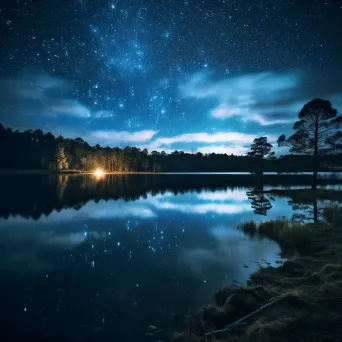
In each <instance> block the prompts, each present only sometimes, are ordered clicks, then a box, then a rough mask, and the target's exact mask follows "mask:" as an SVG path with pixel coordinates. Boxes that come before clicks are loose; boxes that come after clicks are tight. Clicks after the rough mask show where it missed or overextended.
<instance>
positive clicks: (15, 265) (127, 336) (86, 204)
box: [0, 175, 308, 342]
mask: <svg viewBox="0 0 342 342" xmlns="http://www.w3.org/2000/svg"><path fill="white" fill-rule="evenodd" d="M232 177H233V176H231V175H205V176H204V175H126V176H120V175H111V176H105V177H103V178H102V177H95V176H93V175H86V176H68V175H60V176H32V175H30V176H1V177H0V188H1V195H0V217H1V218H0V276H1V279H2V281H1V283H0V298H1V301H0V302H1V322H2V324H3V327H6V328H4V329H2V334H6V333H11V334H12V336H14V335H13V334H16V336H17V337H18V336H19V337H20V336H21V334H34V336H35V338H36V339H37V340H39V338H43V337H45V338H51V340H52V338H56V340H58V341H61V340H63V339H69V340H86V339H88V340H94V341H95V340H101V341H104V340H111V341H120V342H121V341H151V340H153V339H151V337H148V336H146V335H145V333H146V329H147V327H148V326H149V325H155V326H157V327H158V328H160V329H169V328H172V327H173V326H176V325H177V324H179V323H180V322H181V321H182V320H183V316H184V314H186V313H187V312H188V311H189V310H194V309H196V308H198V307H200V306H201V305H203V304H206V303H209V302H210V300H211V298H212V296H213V294H214V293H215V292H216V291H217V290H218V289H220V288H221V287H223V286H225V285H231V284H241V283H242V284H243V283H245V282H246V281H247V279H248V278H249V276H250V275H251V273H253V272H254V271H256V270H257V269H258V268H259V267H260V266H264V267H266V266H268V265H272V266H277V265H279V264H281V262H282V259H281V257H280V255H279V252H280V249H279V247H278V245H277V244H276V243H274V242H272V241H270V240H267V239H263V240H260V239H257V238H255V239H250V238H248V237H246V236H244V234H243V233H242V232H240V231H239V230H237V229H236V226H237V225H238V224H239V223H241V222H243V221H246V220H255V221H257V222H260V221H262V220H265V219H266V218H267V219H269V218H277V217H280V216H284V217H287V218H291V217H292V215H293V209H292V206H291V205H290V204H289V201H288V199H287V198H275V199H274V198H269V199H268V198H267V197H263V196H262V198H261V199H260V198H259V197H258V196H259V195H258V194H257V193H256V194H255V193H254V192H253V188H251V186H248V180H246V177H251V176H245V175H243V176H235V177H237V178H235V179H234V178H232ZM249 181H250V178H249ZM284 181H285V183H286V187H287V188H288V187H290V184H291V182H290V180H289V179H287V178H286V177H285V178H284ZM269 183H270V184H266V183H265V184H264V190H267V189H271V188H278V189H279V188H282V186H277V184H276V180H275V178H272V179H271V178H270V179H269ZM307 186H308V180H307V178H297V181H296V185H295V187H307ZM259 214H262V215H259ZM26 336H27V335H26ZM154 340H157V339H154Z"/></svg>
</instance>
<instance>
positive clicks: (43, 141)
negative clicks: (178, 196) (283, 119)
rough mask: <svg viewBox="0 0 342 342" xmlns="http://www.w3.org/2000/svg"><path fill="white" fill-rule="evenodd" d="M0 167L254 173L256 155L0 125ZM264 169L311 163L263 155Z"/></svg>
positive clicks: (336, 158) (325, 162) (323, 163)
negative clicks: (142, 145) (100, 140)
mask: <svg viewBox="0 0 342 342" xmlns="http://www.w3.org/2000/svg"><path fill="white" fill-rule="evenodd" d="M0 153H1V158H0V169H7V170H33V169H45V170H50V171H58V170H80V171H93V170H94V169H96V168H98V167H100V168H103V169H105V170H106V171H108V172H229V171H230V172H234V171H239V172H254V171H255V170H256V168H257V167H258V166H260V160H257V158H254V157H252V156H250V155H247V156H236V155H227V154H216V153H210V154H202V153H194V154H191V153H185V152H183V151H174V152H172V153H170V154H167V153H165V152H164V151H162V152H157V151H147V149H143V150H141V149H139V148H137V147H128V146H127V147H125V148H119V147H114V148H111V147H101V146H99V145H96V146H90V145H89V144H88V143H87V142H85V141H83V140H82V139H81V138H76V139H66V138H63V137H62V136H59V137H57V138H56V137H55V136H54V135H53V134H51V133H50V132H48V133H44V132H43V131H42V130H40V129H36V130H27V131H24V132H19V131H13V130H12V129H10V128H4V127H3V126H2V125H1V124H0ZM319 158H320V161H319V165H320V169H319V170H320V171H329V170H330V166H335V167H336V166H337V167H342V155H326V156H321V157H319ZM262 163H263V171H265V172H267V171H270V172H271V171H273V172H305V171H308V172H309V171H312V170H313V168H314V158H313V156H309V155H304V156H303V155H287V156H281V157H280V158H272V159H271V160H266V159H265V160H263V161H262Z"/></svg>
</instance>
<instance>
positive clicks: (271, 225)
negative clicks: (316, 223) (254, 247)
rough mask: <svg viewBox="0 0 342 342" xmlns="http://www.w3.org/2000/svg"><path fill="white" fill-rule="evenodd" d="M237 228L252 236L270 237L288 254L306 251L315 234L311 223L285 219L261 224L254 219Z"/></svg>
mask: <svg viewBox="0 0 342 342" xmlns="http://www.w3.org/2000/svg"><path fill="white" fill-rule="evenodd" d="M237 228H238V229H239V230H240V231H242V232H244V233H245V234H246V235H249V236H250V237H255V236H258V237H260V238H269V239H271V240H273V241H275V242H277V243H278V244H279V245H280V247H281V249H282V252H283V254H284V255H287V256H288V255H292V254H293V253H295V252H301V253H304V252H305V251H306V250H307V247H308V245H309V244H310V242H311V241H312V238H313V235H314V234H315V232H314V230H313V229H312V228H311V227H310V226H309V225H301V224H298V223H294V222H289V221H287V220H285V219H277V220H270V221H265V222H262V223H260V224H259V226H258V225H257V224H256V223H255V222H254V221H247V222H244V223H241V224H239V225H238V227H237Z"/></svg>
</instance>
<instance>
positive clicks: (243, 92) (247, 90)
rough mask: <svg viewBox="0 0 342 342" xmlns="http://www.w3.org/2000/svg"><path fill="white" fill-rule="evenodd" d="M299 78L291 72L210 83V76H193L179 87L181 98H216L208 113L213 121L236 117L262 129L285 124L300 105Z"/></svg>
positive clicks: (240, 77)
mask: <svg viewBox="0 0 342 342" xmlns="http://www.w3.org/2000/svg"><path fill="white" fill-rule="evenodd" d="M300 81H301V75H300V74H299V73H295V72H291V73H290V72H289V73H275V72H262V73H256V74H247V75H241V76H235V77H230V78H227V79H224V80H211V79H210V73H208V72H202V73H197V74H195V75H193V76H192V77H191V78H190V79H189V80H188V81H187V82H185V83H183V84H181V85H180V87H179V89H180V93H181V95H182V96H183V97H191V98H197V99H209V98H214V99H217V101H218V105H217V106H216V107H215V108H213V109H212V110H211V111H210V115H211V116H212V117H214V118H216V119H221V120H224V119H227V118H236V117H238V118H240V119H241V120H242V121H245V122H247V121H254V122H257V123H259V124H260V125H262V126H266V125H273V124H280V123H288V122H292V121H293V120H294V117H295V115H296V114H297V113H298V111H299V110H300V108H301V106H303V104H304V103H303V99H302V98H300V99H299V98H296V91H297V89H298V87H299V86H300V84H301V83H300Z"/></svg>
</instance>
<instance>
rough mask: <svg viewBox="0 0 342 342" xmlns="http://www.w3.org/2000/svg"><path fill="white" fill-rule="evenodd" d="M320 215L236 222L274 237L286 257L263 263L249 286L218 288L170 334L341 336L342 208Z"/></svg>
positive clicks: (196, 337) (198, 337) (178, 337)
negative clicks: (319, 218)
mask: <svg viewBox="0 0 342 342" xmlns="http://www.w3.org/2000/svg"><path fill="white" fill-rule="evenodd" d="M324 217H325V220H326V222H325V223H324V224H323V223H321V224H319V225H313V224H306V225H298V224H292V223H291V222H287V221H285V220H276V221H269V222H263V223H261V224H260V225H259V226H257V225H256V224H255V223H254V222H247V223H245V224H241V225H240V226H239V227H238V228H239V229H240V230H242V231H243V232H244V233H245V234H248V235H249V236H251V237H254V238H270V239H272V240H274V241H276V242H278V243H279V245H280V246H281V248H282V251H283V253H284V254H285V255H287V256H288V260H287V261H286V262H285V263H284V264H283V265H282V266H280V267H278V268H274V267H268V268H261V269H260V270H259V271H258V272H256V273H254V274H253V275H252V277H251V278H250V280H249V282H248V285H247V286H231V287H227V288H224V289H222V290H220V291H219V292H218V293H217V294H216V295H215V298H214V303H213V304H211V305H208V306H206V307H203V308H202V309H201V310H200V311H199V312H197V313H196V314H194V315H189V316H188V318H187V320H186V322H185V324H184V327H183V332H181V333H175V334H174V335H173V338H172V339H173V340H174V341H217V342H218V341H221V342H230V341H234V342H235V341H239V342H255V341H263V342H268V341H277V342H278V341H279V342H280V341H281V342H283V341H284V342H285V341H296V342H300V341H303V342H304V341H313V342H318V341H341V339H342V325H341V322H342V310H341V307H342V263H341V260H342V247H341V243H342V237H341V226H342V210H341V208H337V207H335V208H327V209H326V210H325V211H324ZM260 308H262V309H261V310H259V309H260ZM251 313H252V315H250V314H251ZM246 316H248V317H247V318H246V319H244V317H246ZM237 321H238V324H236V323H235V322H237Z"/></svg>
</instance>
